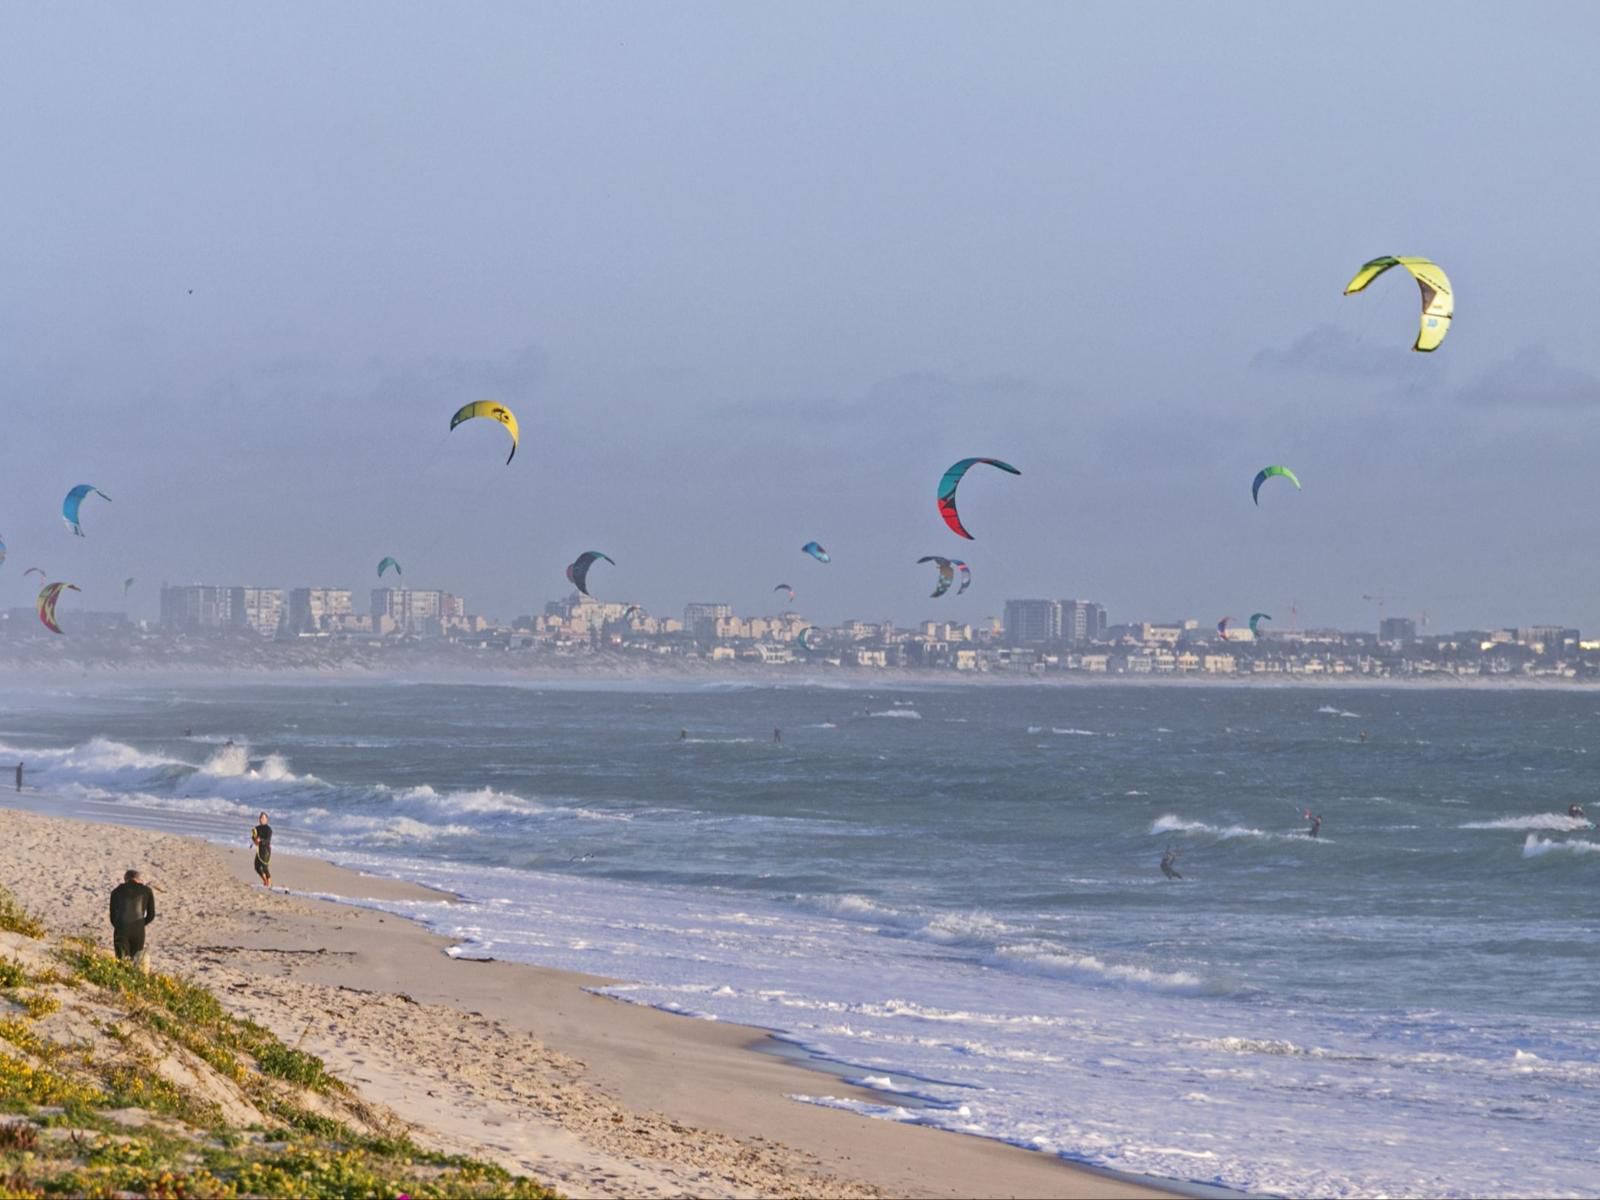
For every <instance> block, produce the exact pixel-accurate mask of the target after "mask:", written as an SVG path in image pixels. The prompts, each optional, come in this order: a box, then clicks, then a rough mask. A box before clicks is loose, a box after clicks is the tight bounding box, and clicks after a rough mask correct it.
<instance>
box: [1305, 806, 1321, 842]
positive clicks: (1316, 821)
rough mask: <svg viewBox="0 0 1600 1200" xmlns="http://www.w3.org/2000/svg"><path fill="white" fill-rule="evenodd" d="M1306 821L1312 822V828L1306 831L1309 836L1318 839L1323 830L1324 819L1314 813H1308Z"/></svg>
mask: <svg viewBox="0 0 1600 1200" xmlns="http://www.w3.org/2000/svg"><path fill="white" fill-rule="evenodd" d="M1306 820H1308V821H1310V822H1311V828H1310V829H1308V830H1306V833H1307V835H1309V836H1310V837H1316V836H1317V834H1318V833H1319V832H1320V831H1321V829H1322V818H1321V817H1319V816H1316V815H1314V814H1312V813H1309V812H1308V813H1306Z"/></svg>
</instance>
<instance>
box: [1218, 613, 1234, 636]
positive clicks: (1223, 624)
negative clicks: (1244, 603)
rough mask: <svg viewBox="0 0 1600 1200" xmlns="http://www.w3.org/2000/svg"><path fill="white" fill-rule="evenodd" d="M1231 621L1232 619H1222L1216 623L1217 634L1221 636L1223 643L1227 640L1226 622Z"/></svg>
mask: <svg viewBox="0 0 1600 1200" xmlns="http://www.w3.org/2000/svg"><path fill="white" fill-rule="evenodd" d="M1231 620H1233V618H1232V617H1223V618H1222V620H1220V621H1218V622H1217V632H1218V633H1220V634H1221V635H1222V640H1223V641H1227V640H1228V622H1229V621H1231Z"/></svg>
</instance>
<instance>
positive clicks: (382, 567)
mask: <svg viewBox="0 0 1600 1200" xmlns="http://www.w3.org/2000/svg"><path fill="white" fill-rule="evenodd" d="M390 567H393V568H394V573H395V574H396V575H404V574H405V572H404V571H402V570H401V569H400V564H399V563H398V562H397V561H396V560H394V559H392V558H388V557H385V558H383V559H382V560H380V561H379V563H378V578H379V579H382V578H383V573H384V572H385V571H387V570H388V569H389V568H390Z"/></svg>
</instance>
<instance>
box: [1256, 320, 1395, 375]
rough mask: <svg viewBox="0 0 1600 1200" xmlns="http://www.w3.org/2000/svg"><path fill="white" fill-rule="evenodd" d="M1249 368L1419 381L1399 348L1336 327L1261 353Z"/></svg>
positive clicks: (1320, 329) (1319, 328) (1318, 329)
mask: <svg viewBox="0 0 1600 1200" xmlns="http://www.w3.org/2000/svg"><path fill="white" fill-rule="evenodd" d="M1250 365H1251V366H1252V367H1256V368H1259V369H1262V370H1268V371H1310V372H1313V373H1314V374H1318V375H1342V376H1348V377H1352V378H1357V379H1393V380H1396V381H1405V382H1414V381H1415V379H1416V367H1415V365H1414V364H1413V363H1412V362H1411V360H1410V359H1409V358H1408V357H1406V355H1405V354H1404V353H1402V352H1401V349H1400V348H1399V347H1396V346H1393V345H1385V346H1375V345H1372V344H1370V343H1368V342H1365V341H1363V340H1362V339H1360V338H1358V337H1356V336H1355V335H1354V334H1352V333H1348V332H1346V331H1345V330H1343V329H1340V328H1338V327H1337V326H1334V325H1319V326H1317V327H1316V328H1315V329H1312V330H1309V331H1307V332H1306V333H1303V334H1301V335H1300V336H1299V337H1297V338H1296V339H1295V340H1294V341H1292V342H1290V343H1289V344H1288V345H1287V346H1285V347H1283V348H1282V349H1276V348H1268V349H1265V350H1262V351H1260V352H1259V353H1257V354H1256V356H1255V357H1254V358H1252V359H1251V360H1250Z"/></svg>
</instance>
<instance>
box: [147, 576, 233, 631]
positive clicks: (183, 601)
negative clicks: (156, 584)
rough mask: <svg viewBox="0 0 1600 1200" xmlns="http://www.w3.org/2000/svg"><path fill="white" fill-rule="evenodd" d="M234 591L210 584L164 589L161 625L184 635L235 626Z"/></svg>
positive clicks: (165, 587)
mask: <svg viewBox="0 0 1600 1200" xmlns="http://www.w3.org/2000/svg"><path fill="white" fill-rule="evenodd" d="M233 591H234V589H233V588H226V587H216V586H215V585H213V584H208V583H184V584H178V585H176V586H172V587H169V586H167V585H166V584H163V585H162V586H161V624H162V625H164V626H166V628H168V629H174V630H177V631H179V632H181V633H196V632H198V631H200V630H202V629H224V628H226V627H228V626H229V625H232V624H233Z"/></svg>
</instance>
